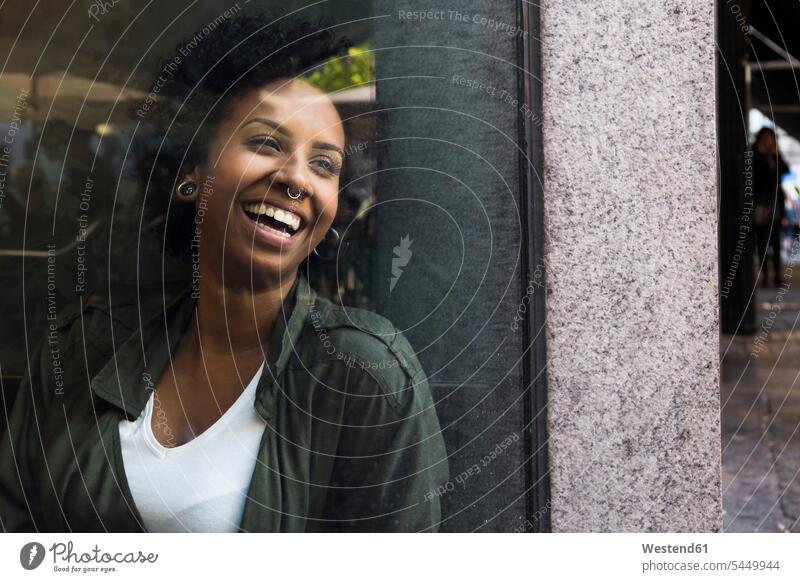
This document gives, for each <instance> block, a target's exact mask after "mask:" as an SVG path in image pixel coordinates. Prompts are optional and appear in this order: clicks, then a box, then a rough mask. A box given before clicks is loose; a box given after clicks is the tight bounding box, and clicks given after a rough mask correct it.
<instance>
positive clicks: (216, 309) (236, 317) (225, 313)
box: [193, 272, 297, 355]
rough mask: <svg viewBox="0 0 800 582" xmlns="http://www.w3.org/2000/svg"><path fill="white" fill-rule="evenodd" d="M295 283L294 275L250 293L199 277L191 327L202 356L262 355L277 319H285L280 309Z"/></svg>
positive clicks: (249, 288) (246, 288) (245, 287)
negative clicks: (198, 288)
mask: <svg viewBox="0 0 800 582" xmlns="http://www.w3.org/2000/svg"><path fill="white" fill-rule="evenodd" d="M296 279H297V273H296V272H295V273H294V274H293V275H292V276H291V277H283V278H282V279H281V280H280V281H277V282H275V284H270V285H264V286H263V287H261V288H258V289H253V288H252V286H251V285H239V286H232V285H224V284H222V283H221V281H219V282H218V281H216V280H215V278H214V277H206V276H201V278H200V294H199V298H198V300H197V310H196V311H195V316H194V319H195V321H194V322H193V324H194V327H195V333H196V334H197V339H198V340H199V343H200V346H202V350H203V352H204V353H205V354H220V355H221V354H231V353H233V354H242V355H244V354H247V353H250V352H255V351H265V348H266V347H267V346H268V344H269V340H270V337H271V336H272V331H273V329H274V327H275V322H276V321H277V319H278V317H287V316H288V314H282V313H281V308H282V306H283V302H284V300H285V299H286V296H287V295H288V294H289V291H290V290H291V288H292V285H294V282H295V280H296Z"/></svg>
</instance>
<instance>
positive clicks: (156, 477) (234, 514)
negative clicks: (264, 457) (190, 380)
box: [119, 364, 266, 532]
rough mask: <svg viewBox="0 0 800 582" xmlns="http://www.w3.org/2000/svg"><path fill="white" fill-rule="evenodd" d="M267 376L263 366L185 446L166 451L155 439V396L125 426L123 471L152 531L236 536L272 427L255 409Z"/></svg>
mask: <svg viewBox="0 0 800 582" xmlns="http://www.w3.org/2000/svg"><path fill="white" fill-rule="evenodd" d="M263 371H264V364H261V367H260V368H259V369H258V371H257V372H256V375H255V376H254V377H253V379H252V380H251V381H250V384H249V385H248V386H247V388H246V389H245V390H244V392H242V394H241V396H239V398H238V399H237V400H236V402H234V403H233V405H232V406H231V407H230V408H229V409H228V410H226V411H225V413H224V414H223V415H222V417H221V418H220V419H219V420H218V421H217V422H215V423H214V424H213V425H212V426H210V427H209V428H208V429H207V430H206V431H204V432H203V433H201V434H200V435H198V436H197V437H195V438H194V439H192V440H191V441H189V442H188V443H186V444H184V445H181V446H179V447H173V448H168V447H164V446H163V445H161V443H159V442H158V440H156V437H155V435H153V430H152V424H151V419H152V417H153V414H154V412H153V409H154V407H156V408H157V401H155V400H154V395H155V392H153V393H151V394H150V400H148V402H147V406H146V407H145V409H144V410H143V411H142V414H141V415H140V416H139V418H137V419H136V420H134V421H128V420H122V421H120V423H119V436H120V442H121V444H122V458H123V461H124V464H125V474H126V476H127V480H128V484H129V487H130V490H131V494H132V495H133V500H134V503H135V504H136V507H137V509H138V510H139V513H140V515H141V516H142V519H143V521H144V525H145V526H146V527H147V529H148V530H150V531H152V532H186V531H189V532H235V531H238V529H239V524H240V523H241V519H242V513H243V511H244V503H245V499H246V497H247V491H248V487H249V485H250V480H251V478H252V476H253V469H254V468H255V464H256V458H257V456H258V450H259V447H260V444H261V437H262V435H263V434H264V428H265V426H266V423H265V422H264V419H263V418H261V416H259V414H258V412H257V411H256V410H255V408H254V407H253V403H254V401H255V394H256V387H257V386H258V381H259V379H260V378H261V374H262V373H263ZM155 414H156V420H157V421H158V420H159V419H160V417H159V412H158V410H156V412H155ZM161 414H163V413H161ZM164 420H165V421H166V423H167V425H169V419H164Z"/></svg>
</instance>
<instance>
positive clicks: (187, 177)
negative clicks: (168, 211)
mask: <svg viewBox="0 0 800 582" xmlns="http://www.w3.org/2000/svg"><path fill="white" fill-rule="evenodd" d="M199 190H200V187H199V186H198V183H197V168H196V167H195V166H194V164H188V163H187V164H184V165H183V167H182V168H181V173H180V176H179V177H178V181H177V182H176V183H175V196H177V197H178V200H181V201H182V202H194V201H195V200H196V199H197V193H198V191H199Z"/></svg>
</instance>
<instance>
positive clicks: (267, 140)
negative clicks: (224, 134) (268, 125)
mask: <svg viewBox="0 0 800 582" xmlns="http://www.w3.org/2000/svg"><path fill="white" fill-rule="evenodd" d="M245 144H246V145H247V146H249V147H251V148H253V149H255V150H256V151H260V150H262V149H264V148H270V149H273V150H275V151H276V152H279V151H281V144H280V143H278V140H277V139H275V138H274V137H270V136H268V135H264V136H258V137H254V138H251V139H249V140H247V141H246V142H245Z"/></svg>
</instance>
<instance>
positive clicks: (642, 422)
mask: <svg viewBox="0 0 800 582" xmlns="http://www.w3.org/2000/svg"><path fill="white" fill-rule="evenodd" d="M542 13H543V14H542V50H543V87H544V104H543V106H544V119H545V123H544V126H543V132H544V140H545V204H546V215H545V216H546V218H545V220H546V234H547V258H548V271H547V274H548V281H549V290H548V305H547V309H548V320H547V331H548V358H549V364H548V372H549V376H548V383H549V403H550V408H549V412H548V414H549V419H550V420H549V422H550V454H551V460H550V466H551V471H552V499H553V513H552V523H553V529H554V531H716V530H719V529H720V527H721V521H722V519H721V515H722V507H721V502H720V480H719V479H720V478H719V463H720V458H719V457H720V446H719V438H720V437H719V389H718V380H719V377H718V352H717V350H718V339H717V337H718V332H717V329H718V308H717V286H718V282H717V230H716V229H717V218H716V203H717V201H716V166H715V163H716V162H715V109H714V46H715V45H714V3H713V2H706V1H701V0H689V1H687V0H669V1H666V2H648V1H646V0H625V1H622V0H615V1H613V0H612V1H607V2H600V1H592V2H586V1H584V0H563V1H559V2H543V3H542Z"/></svg>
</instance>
